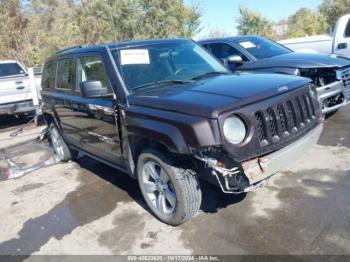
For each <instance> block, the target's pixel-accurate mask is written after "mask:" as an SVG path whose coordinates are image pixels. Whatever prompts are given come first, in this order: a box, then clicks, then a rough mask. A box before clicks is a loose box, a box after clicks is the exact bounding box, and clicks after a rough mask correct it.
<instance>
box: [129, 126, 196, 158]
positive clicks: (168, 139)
mask: <svg viewBox="0 0 350 262" xmlns="http://www.w3.org/2000/svg"><path fill="white" fill-rule="evenodd" d="M136 121H137V122H136V123H134V125H130V126H128V128H127V129H128V133H129V134H134V135H138V136H142V137H145V138H147V139H151V140H154V141H157V142H159V143H161V144H163V145H165V146H166V147H167V148H168V149H169V151H170V152H176V153H179V154H188V153H189V149H188V146H187V144H186V142H185V139H184V138H183V136H182V134H181V132H180V131H179V130H178V129H177V128H176V127H174V126H172V125H170V124H167V123H161V122H157V121H153V120H149V119H137V120H136Z"/></svg>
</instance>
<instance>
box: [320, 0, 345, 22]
mask: <svg viewBox="0 0 350 262" xmlns="http://www.w3.org/2000/svg"><path fill="white" fill-rule="evenodd" d="M319 11H320V13H321V14H322V15H323V16H324V17H325V19H326V22H327V24H328V25H329V28H331V27H333V26H334V25H335V23H336V22H337V20H338V18H339V17H341V16H343V15H346V14H348V13H350V0H323V2H322V4H321V5H320V7H319Z"/></svg>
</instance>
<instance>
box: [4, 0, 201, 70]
mask: <svg viewBox="0 0 350 262" xmlns="http://www.w3.org/2000/svg"><path fill="white" fill-rule="evenodd" d="M200 15H201V12H200V8H199V6H198V5H193V6H191V7H188V6H186V5H185V4H184V2H183V0H80V1H79V0H31V1H29V2H28V4H26V5H25V6H24V1H21V0H0V34H1V38H0V59H18V60H20V61H22V62H23V63H24V64H26V65H27V66H34V65H39V64H41V63H43V61H44V59H45V58H46V57H48V56H50V54H52V53H53V52H54V51H56V50H59V49H62V48H66V47H69V46H75V45H81V44H95V43H106V42H113V41H121V40H129V39H143V38H165V37H170V36H178V37H192V36H193V35H194V34H196V33H197V32H198V30H200V28H199V26H200V22H199V18H200Z"/></svg>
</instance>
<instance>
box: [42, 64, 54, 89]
mask: <svg viewBox="0 0 350 262" xmlns="http://www.w3.org/2000/svg"><path fill="white" fill-rule="evenodd" d="M56 68H57V62H56V61H49V62H47V63H46V64H45V66H44V71H43V75H42V88H43V89H52V88H54V87H55V79H56Z"/></svg>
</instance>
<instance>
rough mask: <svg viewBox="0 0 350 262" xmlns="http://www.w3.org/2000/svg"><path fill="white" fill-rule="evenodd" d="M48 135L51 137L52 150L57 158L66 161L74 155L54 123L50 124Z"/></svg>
mask: <svg viewBox="0 0 350 262" xmlns="http://www.w3.org/2000/svg"><path fill="white" fill-rule="evenodd" d="M49 131H50V137H51V143H52V147H53V150H54V152H55V154H56V156H57V157H58V159H59V160H60V161H62V162H67V161H69V160H72V159H73V158H74V156H75V155H76V153H75V152H72V151H71V150H70V148H69V147H68V145H67V144H66V142H65V141H64V139H63V137H62V135H61V133H60V131H58V129H57V127H56V126H55V124H53V123H51V124H50V128H49Z"/></svg>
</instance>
